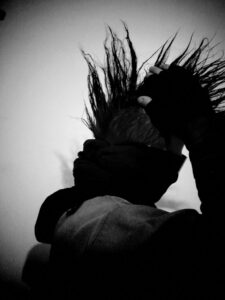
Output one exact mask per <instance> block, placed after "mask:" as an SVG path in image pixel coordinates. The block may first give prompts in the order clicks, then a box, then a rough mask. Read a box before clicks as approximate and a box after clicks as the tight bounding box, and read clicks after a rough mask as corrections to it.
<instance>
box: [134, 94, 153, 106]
mask: <svg viewBox="0 0 225 300" xmlns="http://www.w3.org/2000/svg"><path fill="white" fill-rule="evenodd" d="M137 101H138V103H139V104H141V105H142V106H144V107H145V106H147V105H148V104H149V103H150V102H151V101H152V98H151V97H149V96H139V97H138V98H137Z"/></svg>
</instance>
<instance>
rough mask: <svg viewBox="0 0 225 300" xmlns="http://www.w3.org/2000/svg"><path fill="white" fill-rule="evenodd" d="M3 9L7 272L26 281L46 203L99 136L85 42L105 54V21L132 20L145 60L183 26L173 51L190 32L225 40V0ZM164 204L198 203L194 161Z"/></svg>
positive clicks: (3, 253)
mask: <svg viewBox="0 0 225 300" xmlns="http://www.w3.org/2000/svg"><path fill="white" fill-rule="evenodd" d="M0 8H1V9H4V10H5V11H6V12H7V15H6V18H5V20H4V21H1V22H0V141H1V147H0V276H1V278H4V279H10V280H13V281H19V280H20V276H21V271H22V268H23V264H24V261H25V259H26V255H27V253H28V251H29V250H30V248H31V247H32V246H33V245H34V244H35V243H36V240H35V237H34V224H35V221H36V217H37V214H38V210H39V208H40V205H41V204H42V202H43V201H44V199H45V198H46V197H47V196H48V195H49V194H50V193H52V192H54V191H56V190H57V189H60V188H63V187H68V186H71V185H72V184H73V178H72V175H71V169H72V163H73V160H74V158H75V156H76V153H77V151H78V150H79V149H80V148H81V145H82V143H83V141H84V140H85V139H86V138H88V137H90V136H91V134H90V132H89V131H88V130H87V128H86V127H85V126H84V125H83V124H82V122H81V120H80V118H81V117H82V116H83V114H84V99H87V84H86V76H87V66H86V63H85V62H84V60H83V58H82V56H81V54H80V51H79V47H80V46H82V47H84V49H85V50H87V51H88V52H91V53H92V54H93V55H94V57H95V58H97V59H99V60H102V59H103V46H102V45H103V44H102V43H103V40H104V38H105V25H106V24H109V25H110V26H112V28H113V29H114V30H115V31H116V32H117V33H118V34H119V35H120V36H121V37H124V32H123V27H122V24H121V21H120V20H124V21H125V22H127V24H128V27H129V30H130V35H131V39H132V41H133V43H134V46H135V49H136V51H137V54H138V57H139V63H140V64H141V62H142V61H143V60H144V59H146V58H147V57H148V56H149V55H150V54H151V53H152V52H153V51H155V50H156V49H157V48H158V47H159V46H160V45H161V44H162V43H163V42H164V41H165V40H166V39H167V38H168V37H170V36H171V35H173V34H174V33H175V32H176V31H177V30H178V29H179V35H178V38H177V40H176V42H175V44H174V47H173V51H172V52H171V57H174V55H176V54H177V53H179V51H180V50H181V49H183V47H184V46H185V45H186V43H187V41H188V39H189V37H190V35H191V33H192V32H195V39H194V40H195V41H196V42H198V41H199V39H200V38H202V37H203V36H208V37H212V36H213V35H214V34H215V33H216V39H215V41H217V40H218V41H221V42H222V43H221V45H220V48H222V49H224V41H225V40H224V37H225V27H224V25H225V2H224V1H215V0H210V1H203V0H202V1H201V0H191V1H190V0H189V1H181V0H179V1H178V0H177V1H176V0H162V1H160V0H158V1H157V0H152V1H151V0H149V1H147V0H138V1H137V0H130V1H129V0H114V1H110V0H80V1H72V0H61V1H60V0H42V1H41V0H36V1H35V0H30V1H28V0H17V1H16V0H13V1H10V0H9V1H6V2H5V3H3V4H1V6H0ZM160 205H161V206H162V207H165V208H167V209H170V210H171V209H175V208H183V207H194V208H196V209H199V199H198V197H197V192H196V188H195V184H194V180H193V176H192V170H191V166H190V162H189V161H187V162H186V163H185V165H184V168H183V170H182V172H181V173H180V176H179V181H178V182H177V183H176V184H175V185H173V186H172V187H171V188H170V190H169V191H168V193H167V194H166V195H165V196H164V197H163V199H162V201H160Z"/></svg>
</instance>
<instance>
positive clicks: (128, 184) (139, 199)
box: [35, 140, 185, 243]
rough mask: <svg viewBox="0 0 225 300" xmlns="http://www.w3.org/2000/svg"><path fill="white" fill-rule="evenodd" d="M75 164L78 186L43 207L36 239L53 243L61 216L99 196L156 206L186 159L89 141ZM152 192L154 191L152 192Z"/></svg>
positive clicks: (158, 151)
mask: <svg viewBox="0 0 225 300" xmlns="http://www.w3.org/2000/svg"><path fill="white" fill-rule="evenodd" d="M78 156H79V158H78V159H76V160H75V162H74V171H73V174H74V178H75V186H74V187H72V188H67V189H63V190H59V191H57V192H56V193H54V194H52V195H50V196H49V197H48V198H47V199H46V200H45V201H44V203H43V204H42V206H41V209H40V212H39V215H38V219H37V222H36V225H35V234H36V238H37V239H38V241H40V242H44V243H51V241H52V236H53V233H54V228H55V225H56V223H57V221H58V219H59V218H60V216H61V215H62V214H63V213H64V212H65V211H67V210H68V209H71V210H70V213H72V212H75V211H76V210H77V209H78V208H79V207H80V205H81V204H82V203H83V202H84V201H86V200H88V199H91V198H94V197H97V196H105V195H111V196H118V197H121V198H124V199H126V200H128V201H130V202H131V203H133V204H142V205H150V206H153V207H155V205H154V203H155V202H157V201H158V200H159V199H160V198H161V197H162V195H163V194H164V193H165V192H166V190H167V188H168V187H169V186H170V185H171V184H172V183H174V182H175V181H176V180H177V178H178V172H179V170H180V168H181V166H182V164H183V162H184V160H185V156H183V155H182V156H177V155H175V154H172V153H170V152H167V151H163V150H159V149H154V148H150V147H147V146H143V145H117V146H112V145H111V146H109V145H107V144H106V143H104V142H102V141H96V140H88V141H86V142H85V144H84V151H82V152H80V153H79V154H78ZM149 191H151V192H149Z"/></svg>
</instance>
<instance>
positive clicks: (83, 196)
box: [35, 26, 225, 299]
mask: <svg viewBox="0 0 225 300" xmlns="http://www.w3.org/2000/svg"><path fill="white" fill-rule="evenodd" d="M125 30H126V33H127V36H126V43H127V46H128V52H129V56H128V54H127V49H126V48H125V45H124V43H123V42H122V41H121V40H120V39H119V38H118V37H117V35H116V34H115V33H114V32H113V31H112V30H111V28H109V32H110V38H111V44H110V46H108V44H107V42H108V39H106V41H105V44H104V47H105V53H106V63H105V66H101V70H102V71H103V75H104V77H105V90H103V88H102V85H101V82H100V79H99V75H98V70H97V67H96V64H95V62H94V60H93V59H92V57H91V56H90V55H88V54H86V53H84V51H83V55H84V58H85V59H86V61H87V64H88V67H89V75H88V88H89V100H90V105H91V109H92V115H91V113H90V112H89V110H88V109H87V107H86V113H87V121H86V124H87V125H88V127H89V128H90V130H91V131H92V132H93V135H94V139H93V140H88V141H86V142H85V143H84V147H83V151H81V152H79V153H78V158H77V159H76V160H75V162H74V169H73V175H74V178H75V185H74V186H73V187H71V188H67V189H63V190H59V191H57V192H56V193H54V194H52V195H51V196H49V197H48V198H47V199H46V200H45V201H44V203H43V204H42V206H41V208H40V212H39V215H38V218H37V222H36V225H35V234H36V238H37V240H39V241H40V242H44V243H51V245H52V246H51V255H50V262H49V266H50V267H49V268H50V273H49V293H50V296H52V297H54V299H59V298H62V297H63V299H89V298H90V297H92V298H95V297H96V298H98V299H221V297H222V296H221V293H222V292H223V289H224V281H223V280H224V278H223V274H224V245H223V244H224V243H223V242H224V209H223V208H224V196H225V191H224V188H223V174H224V171H225V158H224V155H223V154H224V151H225V139H224V134H225V133H224V127H223V125H224V113H223V100H224V88H223V87H221V86H220V83H221V82H224V81H223V80H224V75H223V72H224V68H225V62H224V60H223V58H222V57H220V58H218V59H214V60H213V61H210V62H209V60H208V58H209V56H210V54H211V53H212V51H213V47H210V45H211V41H208V40H207V39H203V40H202V41H201V43H200V44H199V47H198V48H197V49H195V50H191V51H190V49H189V47H190V43H189V45H188V47H187V48H186V49H185V50H184V51H183V53H182V54H181V55H180V56H179V57H177V58H176V59H175V60H174V61H173V62H172V63H170V64H169V65H168V64H166V62H167V58H168V53H169V50H170V48H171V45H172V43H173V41H174V39H175V37H174V38H173V39H172V40H171V41H170V42H166V43H165V44H164V45H163V46H162V47H161V49H160V52H159V54H158V56H157V59H156V62H155V64H154V66H151V67H150V68H148V71H146V72H145V76H144V78H143V79H140V81H139V82H138V78H139V75H140V72H141V70H142V69H143V66H146V62H145V63H144V64H143V65H142V66H141V67H140V68H139V69H137V58H136V53H135V51H134V48H133V45H132V42H131V40H130V37H129V32H128V29H127V27H126V26H125ZM204 54H206V56H205V57H203V58H202V56H204ZM183 145H185V146H186V147H187V149H188V151H189V157H190V160H191V163H192V168H193V173H194V177H195V180H196V185H197V188H198V193H199V197H200V200H201V212H202V213H201V214H200V213H198V212H197V211H195V210H194V209H182V210H178V211H175V212H167V211H164V210H162V209H159V208H157V205H156V203H157V201H158V200H159V199H160V198H161V197H162V195H163V194H164V193H165V192H166V190H167V189H168V187H169V186H170V185H171V184H172V183H174V182H175V181H176V180H177V178H178V174H179V170H180V168H181V167H182V165H183V163H184V161H185V156H184V155H183V154H182V148H183Z"/></svg>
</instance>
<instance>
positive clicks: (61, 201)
mask: <svg viewBox="0 0 225 300" xmlns="http://www.w3.org/2000/svg"><path fill="white" fill-rule="evenodd" d="M73 203H74V187H72V188H67V189H62V190H59V191H57V192H55V193H53V194H52V195H50V196H48V197H47V198H46V199H45V201H44V202H43V204H42V205H41V208H40V211H39V214H38V218H37V221H36V224H35V236H36V239H37V240H38V241H39V242H42V243H47V244H50V243H51V241H52V237H53V233H54V230H55V225H56V223H57V221H58V219H59V218H60V217H61V215H62V214H63V213H64V212H65V211H66V210H68V209H69V208H71V207H72V206H73V205H74V204H73Z"/></svg>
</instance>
